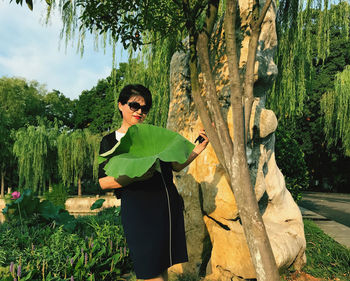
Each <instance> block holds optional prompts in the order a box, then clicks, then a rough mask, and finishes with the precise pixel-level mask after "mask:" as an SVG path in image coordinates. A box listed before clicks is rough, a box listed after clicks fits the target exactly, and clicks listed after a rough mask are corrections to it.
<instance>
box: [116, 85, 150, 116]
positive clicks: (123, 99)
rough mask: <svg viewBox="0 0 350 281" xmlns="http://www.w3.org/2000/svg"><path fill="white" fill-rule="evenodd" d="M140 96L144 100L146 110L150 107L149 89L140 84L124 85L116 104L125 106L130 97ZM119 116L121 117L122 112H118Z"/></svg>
mask: <svg viewBox="0 0 350 281" xmlns="http://www.w3.org/2000/svg"><path fill="white" fill-rule="evenodd" d="M135 96H141V97H143V98H144V100H145V103H146V105H147V107H148V108H151V107H152V94H151V91H150V90H149V89H147V88H146V87H145V86H143V85H141V84H129V85H126V86H125V87H124V88H123V89H122V90H121V91H120V94H119V98H118V103H119V102H120V103H121V104H126V103H127V102H128V100H129V99H130V98H131V97H135ZM119 112H120V115H121V116H122V117H123V114H122V112H121V111H120V110H119Z"/></svg>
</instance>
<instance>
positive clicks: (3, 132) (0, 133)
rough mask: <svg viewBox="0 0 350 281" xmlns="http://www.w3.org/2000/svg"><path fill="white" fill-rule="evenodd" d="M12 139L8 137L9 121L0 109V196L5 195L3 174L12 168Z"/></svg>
mask: <svg viewBox="0 0 350 281" xmlns="http://www.w3.org/2000/svg"><path fill="white" fill-rule="evenodd" d="M11 142H12V140H11V137H10V129H9V121H8V119H7V118H6V116H5V114H4V112H3V111H0V172H1V192H0V197H3V196H4V195H5V176H6V173H7V172H9V171H10V170H11V168H13V165H12V163H11V162H13V157H12V151H11V150H12V149H11V148H12V144H11Z"/></svg>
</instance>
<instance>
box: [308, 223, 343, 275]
mask: <svg viewBox="0 0 350 281" xmlns="http://www.w3.org/2000/svg"><path fill="white" fill-rule="evenodd" d="M304 227H305V238H306V261H307V263H306V266H305V267H304V268H303V270H304V271H305V272H307V273H309V274H311V275H313V276H315V277H319V278H325V279H328V278H329V279H332V280H333V279H334V280H342V281H345V280H349V279H350V270H349V264H350V250H349V249H347V248H345V247H344V246H342V245H340V244H339V243H337V242H335V241H334V240H333V239H332V238H330V237H329V236H327V235H326V234H325V233H324V232H323V231H322V230H321V229H319V228H318V227H317V226H316V225H315V223H314V222H312V221H309V220H304ZM337 278H339V279H337Z"/></svg>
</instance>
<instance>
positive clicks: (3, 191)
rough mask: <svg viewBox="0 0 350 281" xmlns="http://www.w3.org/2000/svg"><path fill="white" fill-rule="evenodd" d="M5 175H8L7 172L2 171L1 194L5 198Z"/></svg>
mask: <svg viewBox="0 0 350 281" xmlns="http://www.w3.org/2000/svg"><path fill="white" fill-rule="evenodd" d="M5 175H6V172H5V171H1V193H0V197H4V196H5Z"/></svg>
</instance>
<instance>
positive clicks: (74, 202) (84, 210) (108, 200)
mask: <svg viewBox="0 0 350 281" xmlns="http://www.w3.org/2000/svg"><path fill="white" fill-rule="evenodd" d="M101 198H103V199H105V202H103V205H102V207H101V208H99V209H96V210H90V207H91V206H92V204H93V203H94V202H95V201H96V200H97V199H101ZM5 205H6V203H5V199H1V198H0V223H3V222H4V221H5V216H4V215H3V214H2V212H1V210H2V209H3V208H5ZM114 206H115V207H118V206H120V200H118V199H117V198H116V197H115V196H93V197H92V196H90V197H89V196H83V197H70V198H68V199H67V201H66V203H65V208H66V210H67V211H68V212H69V213H70V214H71V215H73V216H75V217H77V216H87V215H94V214H96V213H98V212H100V211H102V210H103V209H105V208H110V207H114Z"/></svg>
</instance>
